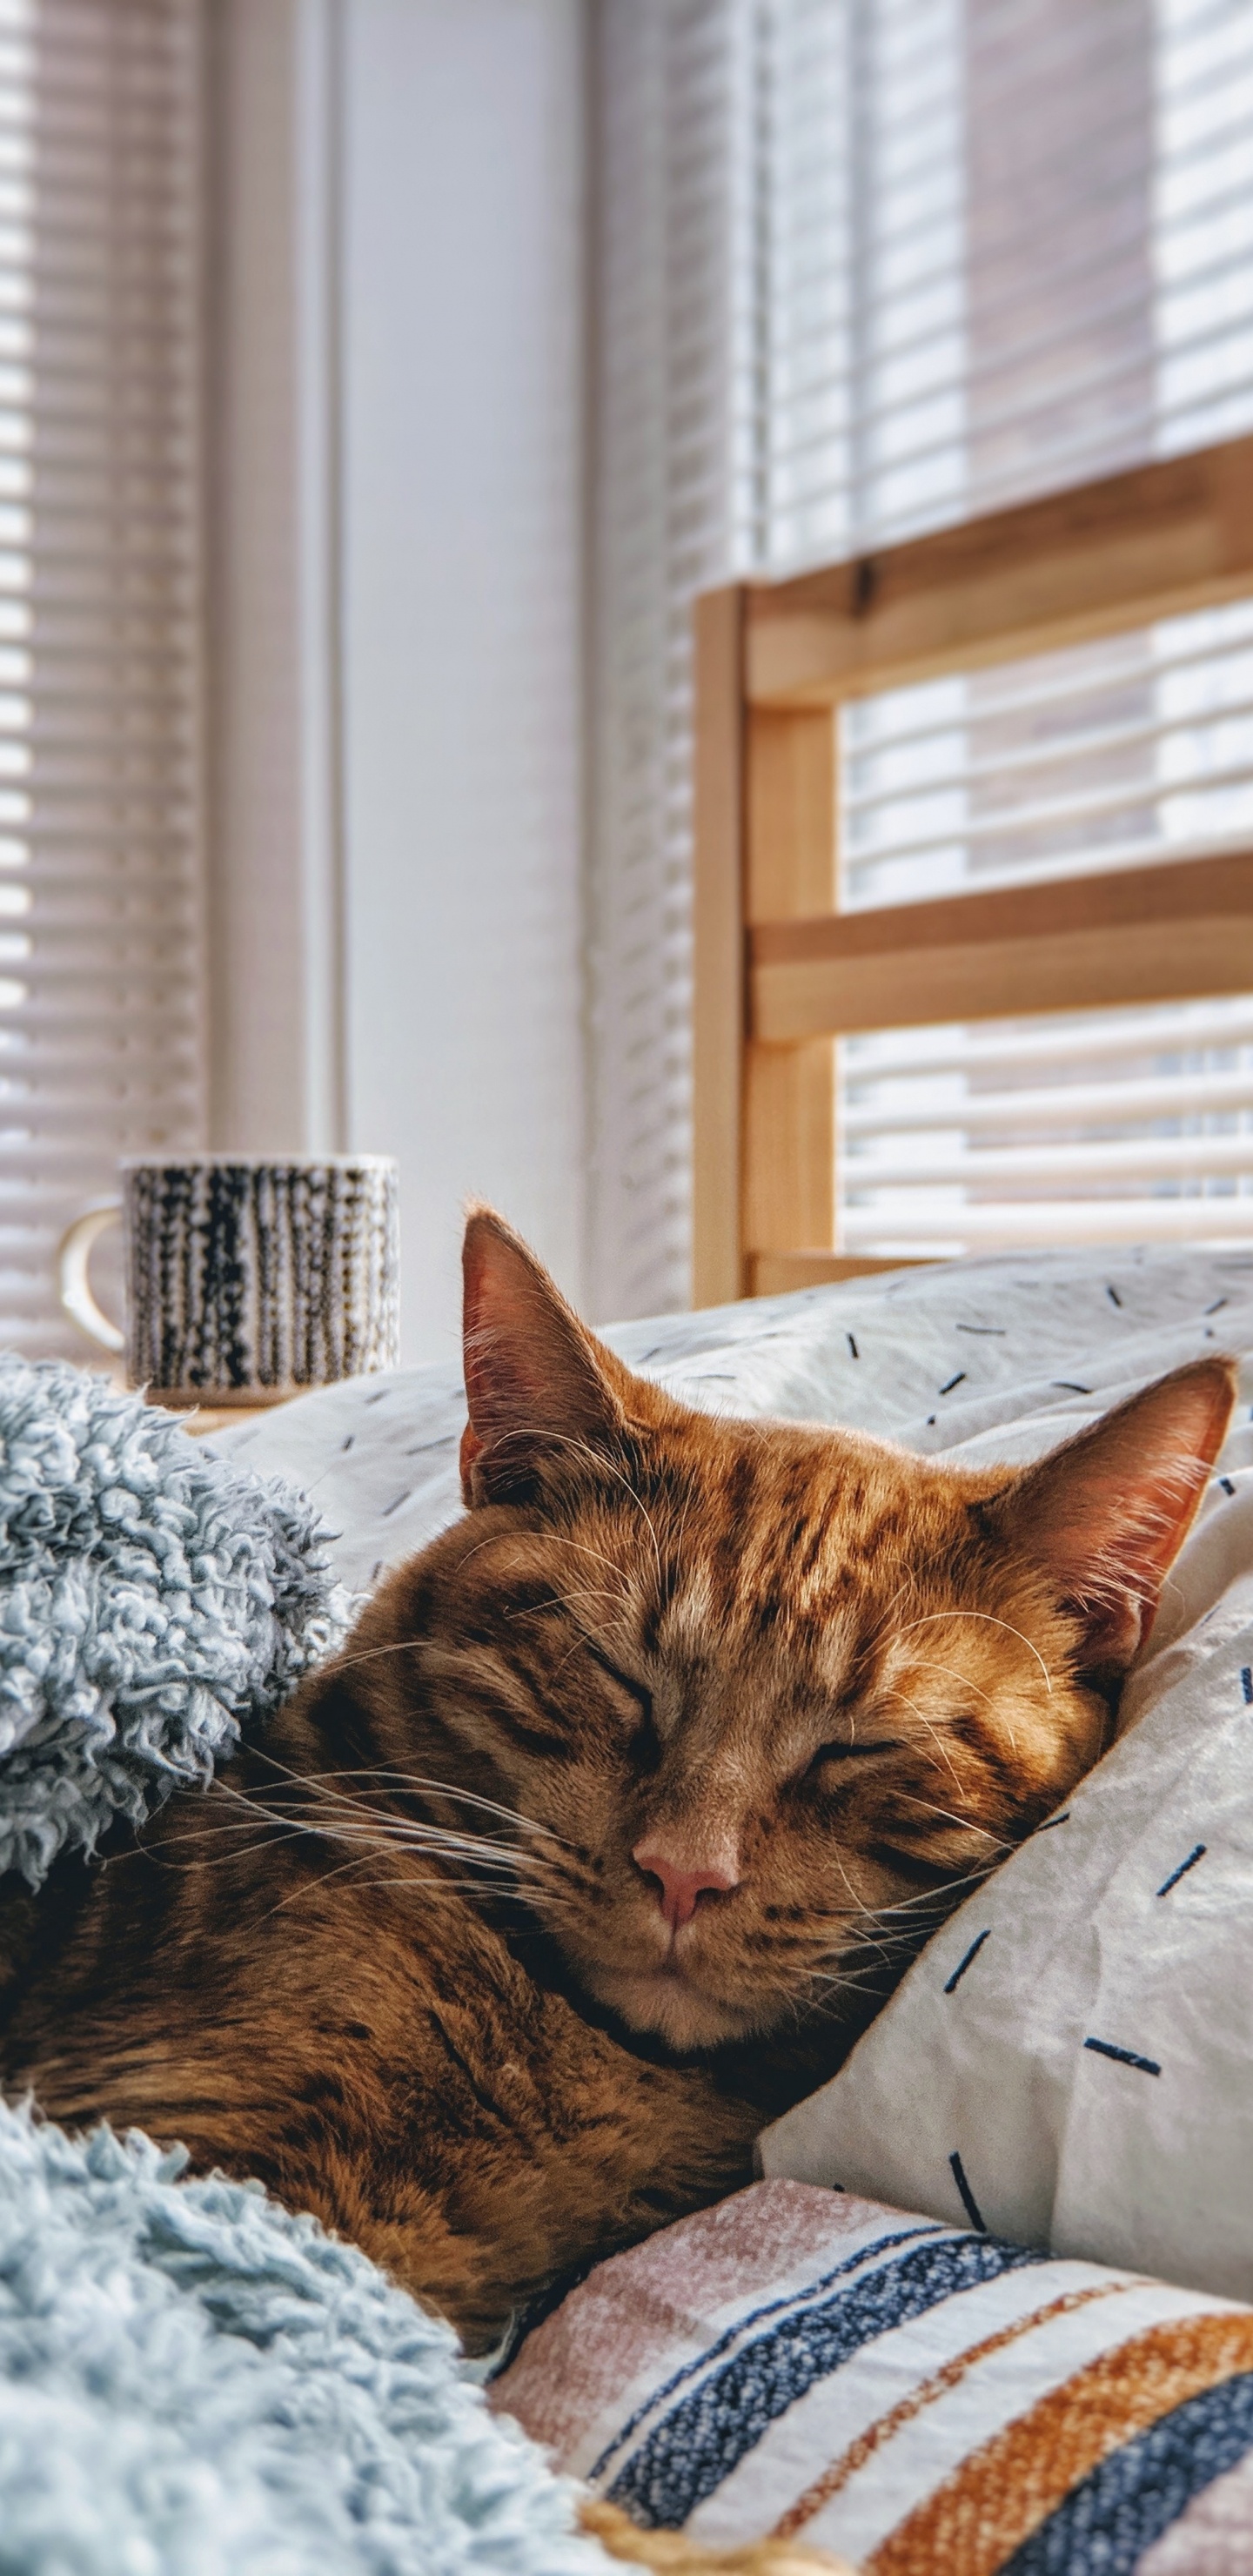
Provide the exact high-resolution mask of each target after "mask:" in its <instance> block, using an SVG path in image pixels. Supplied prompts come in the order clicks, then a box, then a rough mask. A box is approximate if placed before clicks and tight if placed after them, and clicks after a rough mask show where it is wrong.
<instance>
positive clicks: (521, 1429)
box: [510, 1422, 663, 1583]
mask: <svg viewBox="0 0 1253 2576" xmlns="http://www.w3.org/2000/svg"><path fill="white" fill-rule="evenodd" d="M510 1437H511V1438H512V1439H516V1440H517V1441H519V1442H520V1443H523V1442H525V1441H527V1440H542V1441H543V1442H544V1444H545V1446H546V1447H549V1448H554V1447H555V1448H559V1449H569V1450H571V1451H572V1452H573V1454H574V1455H575V1457H576V1458H587V1459H589V1460H590V1462H591V1464H592V1466H593V1467H594V1468H595V1469H596V1472H597V1475H598V1476H599V1475H604V1474H605V1473H606V1472H607V1473H608V1474H609V1475H611V1476H615V1477H616V1478H617V1480H618V1483H619V1484H620V1485H621V1486H622V1488H623V1491H624V1493H626V1494H627V1496H628V1497H629V1499H630V1500H631V1502H633V1503H634V1505H635V1508H636V1510H637V1511H638V1513H639V1515H640V1518H641V1520H642V1521H643V1523H644V1527H645V1529H646V1530H647V1532H648V1535H649V1538H650V1540H651V1542H652V1550H653V1555H654V1557H655V1559H656V1564H657V1580H658V1583H661V1582H662V1581H663V1576H662V1571H661V1543H660V1541H659V1539H658V1536H657V1531H656V1526H655V1524H654V1521H653V1517H652V1514H651V1512H650V1511H649V1509H648V1506H647V1504H646V1502H645V1501H644V1498H643V1495H642V1494H637V1492H636V1490H635V1487H634V1485H633V1484H632V1482H631V1479H630V1477H629V1476H628V1474H627V1472H626V1469H625V1468H624V1467H619V1466H618V1464H617V1462H616V1460H615V1459H613V1458H611V1457H609V1456H608V1454H607V1453H606V1451H605V1450H603V1449H593V1447H592V1445H591V1442H590V1441H588V1440H576V1439H575V1438H574V1437H573V1435H572V1434H571V1433H570V1432H555V1431H553V1430H552V1428H551V1426H550V1425H549V1424H547V1423H540V1422H520V1423H518V1424H517V1425H516V1426H515V1429H514V1431H513V1432H512V1433H511V1435H510Z"/></svg>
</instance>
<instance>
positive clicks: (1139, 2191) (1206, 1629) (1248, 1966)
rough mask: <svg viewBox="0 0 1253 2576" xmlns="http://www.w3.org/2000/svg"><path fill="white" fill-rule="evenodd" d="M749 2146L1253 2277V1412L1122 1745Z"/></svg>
mask: <svg viewBox="0 0 1253 2576" xmlns="http://www.w3.org/2000/svg"><path fill="white" fill-rule="evenodd" d="M1244 1411H1245V1407H1244V1406H1243V1405H1242V1407H1241V1413H1242V1415H1243V1414H1244ZM988 1445H989V1446H990V1445H991V1444H988ZM1128 1730H1129V1731H1128ZM761 2163H762V2168H763V2171H764V2172H765V2173H766V2174H767V2175H769V2176H777V2175H788V2176H791V2177H792V2178H793V2179H794V2180H796V2181H802V2182H822V2183H834V2184H838V2185H842V2186H843V2187H844V2188H845V2189H847V2190H849V2191H855V2192H859V2193H866V2194H869V2195H873V2196H874V2197H876V2198H878V2199H882V2200H886V2201H889V2202H895V2203H897V2204H898V2205H900V2206H901V2207H904V2208H907V2209H915V2208H916V2209H922V2210H926V2211H928V2212H930V2213H931V2214H933V2215H934V2216H936V2217H939V2218H944V2219H950V2220H951V2219H960V2218H961V2217H962V2215H963V2211H964V2213H965V2215H966V2216H967V2217H968V2218H969V2219H971V2220H972V2221H973V2222H974V2223H975V2224H976V2225H983V2226H986V2227H987V2228H988V2229H990V2230H991V2231H993V2232H994V2233H996V2234H1000V2235H1005V2236H1009V2237H1012V2238H1016V2239H1017V2240H1018V2241H1019V2242H1022V2243H1027V2244H1048V2245H1050V2246H1052V2248H1053V2249H1054V2250H1055V2251H1056V2252H1057V2253H1059V2254H1066V2255H1083V2256H1087V2257H1092V2258H1095V2259H1097V2260H1099V2261H1101V2262H1104V2263H1113V2264H1131V2265H1134V2266H1135V2267H1136V2268H1137V2269H1142V2270H1147V2271H1152V2272H1157V2273H1160V2274H1161V2275H1162V2276H1163V2277H1165V2278H1166V2279H1167V2280H1173V2281H1177V2282H1181V2283H1183V2284H1185V2285H1187V2286H1189V2287H1193V2288H1198V2289H1204V2290H1210V2291H1217V2292H1219V2293H1225V2294H1227V2295H1228V2296H1234V2297H1239V2298H1249V2297H1250V2296H1253V1431H1251V1428H1250V1424H1249V1422H1248V1421H1247V1419H1242V1420H1240V1422H1239V1423H1238V1426H1237V1429H1236V1430H1235V1432H1234V1433H1233V1434H1232V1436H1231V1438H1230V1439H1229V1441H1228V1444H1227V1447H1226V1449H1225V1451H1224V1453H1223V1457H1222V1460H1221V1461H1220V1473H1219V1474H1218V1476H1217V1477H1216V1478H1215V1480H1214V1483H1213V1485H1212V1487H1211V1490H1210V1492H1209V1494H1208V1495H1207V1497H1206V1500H1205V1504H1204V1506H1203V1513H1202V1518H1201V1520H1200V1522H1199V1524H1198V1526H1197V1528H1196V1530H1195V1531H1194V1533H1193V1535H1192V1537H1191V1538H1190V1540H1189V1541H1188V1544H1187V1546H1186V1547H1185V1549H1184V1551H1183V1554H1182V1555H1181V1557H1180V1559H1179V1562H1178V1565H1177V1567H1176V1570H1175V1574H1174V1577H1173V1578H1172V1582H1171V1586H1170V1588H1169V1590H1168V1592H1167V1595H1166V1597H1165V1599H1164V1602H1163V1606H1162V1610H1161V1612H1160V1614H1159V1618H1158V1622H1157V1626H1156V1629H1155V1631H1154V1633H1153V1635H1152V1637H1151V1639H1150V1642H1149V1647H1148V1650H1147V1652H1146V1654H1145V1657H1144V1659H1143V1660H1142V1662H1141V1664H1140V1666H1139V1667H1138V1668H1137V1669H1136V1670H1135V1671H1134V1672H1133V1674H1132V1676H1131V1679H1130V1681H1129V1683H1128V1685H1127V1690H1126V1693H1125V1695H1124V1703H1123V1732H1122V1735H1121V1738H1120V1741H1119V1743H1118V1744H1117V1745H1116V1747H1115V1748H1114V1750H1113V1751H1112V1752H1111V1753H1110V1754H1108V1755H1107V1756H1106V1759H1105V1760H1104V1761H1103V1762H1102V1763H1100V1764H1099V1765H1098V1767H1097V1769H1096V1770H1095V1771H1094V1772H1092V1773H1091V1774H1090V1775H1089V1777H1088V1779H1087V1780H1086V1781H1084V1782H1083V1783H1082V1784H1081V1786H1080V1787H1079V1789H1078V1790H1077V1791H1076V1792H1075V1794H1074V1796H1073V1797H1072V1798H1071V1799H1070V1801H1069V1803H1068V1806H1067V1807H1066V1808H1065V1809H1063V1810H1062V1812H1061V1813H1060V1814H1058V1815H1057V1816H1056V1817H1054V1818H1053V1819H1052V1820H1051V1821H1050V1822H1049V1823H1048V1824H1046V1825H1045V1826H1044V1827H1042V1828H1041V1830H1040V1831H1039V1832H1037V1833H1036V1834H1035V1835H1033V1837H1032V1839H1031V1840H1030V1841H1029V1842H1028V1843H1026V1844H1025V1845H1024V1846H1023V1847H1022V1849H1021V1850H1020V1851H1018V1852H1017V1853H1015V1854H1014V1856H1013V1857H1012V1858H1011V1859H1010V1860H1009V1861H1008V1862H1007V1863H1006V1864H1005V1866H1004V1868H1002V1869H1000V1870H999V1871H998V1872H997V1873H996V1875H995V1877H994V1878H992V1879H991V1880H989V1881H988V1882H987V1884H986V1885H985V1886H984V1887H983V1888H982V1889H981V1890H980V1891H979V1893H978V1894H977V1895H975V1896H973V1897H971V1898H970V1899H969V1900H968V1901H967V1903H966V1904H965V1905H963V1906H962V1908H961V1910H960V1912H959V1913H957V1914H956V1915H955V1916H954V1917H953V1918H952V1920H951V1921H950V1922H949V1923H948V1925H947V1926H946V1927H945V1929H944V1930H943V1931H942V1932H940V1933H939V1934H938V1935H937V1936H936V1937H935V1939H934V1940H933V1941H932V1942H931V1943H930V1944H929V1946H928V1948H927V1949H926V1950H925V1951H924V1953H923V1954H922V1956H921V1957H920V1958H919V1959H918V1960H917V1961H916V1962H915V1964H914V1966H913V1968H912V1969H911V1970H910V1973H909V1975H908V1977H907V1978H906V1979H905V1982H904V1984H903V1985H902V1986H901V1987H900V1989H899V1990H898V1992H897V1994H896V1995H895V1997H894V1998H893V2000H892V2002H891V2003H890V2004H889V2006H888V2007H887V2010H886V2011H885V2012H884V2013H883V2014H882V2015H881V2016H880V2018H879V2020H878V2021H877V2022H875V2023H874V2024H873V2025H872V2027H871V2028H870V2030H869V2031H868V2032H867V2033H866V2036H865V2037H864V2038H863V2039H862V2041H861V2042H860V2044H859V2045H858V2047H857V2048H856V2049H855V2050H854V2052H853V2055H852V2056H851V2058H850V2059H849V2060H848V2063H847V2064H846V2065H845V2066H844V2067H843V2068H842V2069H841V2071H840V2073H839V2074H838V2075H837V2076H836V2077H835V2078H834V2079H833V2081H832V2082H831V2083H830V2084H828V2085H826V2086H825V2087H824V2088H823V2090H822V2091H821V2092H819V2093H817V2094H814V2095H813V2096H812V2097H811V2098H810V2099H809V2100H808V2101H806V2102H803V2103H801V2104H800V2105H799V2106H798V2107H797V2108H796V2109H795V2110H793V2111H791V2112H789V2114H788V2115H787V2117H786V2118H785V2119H783V2120H781V2121H779V2122H777V2123H776V2125H775V2126H774V2127H773V2128H772V2129H769V2130H767V2132H766V2134H765V2136H764V2137H763V2139H762V2141H761Z"/></svg>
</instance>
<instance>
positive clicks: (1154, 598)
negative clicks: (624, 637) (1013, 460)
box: [746, 437, 1253, 707]
mask: <svg viewBox="0 0 1253 2576" xmlns="http://www.w3.org/2000/svg"><path fill="white" fill-rule="evenodd" d="M1251 590H1253V437H1245V438H1237V439H1232V440H1229V441H1228V442H1227V443H1226V444H1225V445H1223V446H1220V447H1211V448H1206V449H1203V450H1202V451H1201V452H1200V453H1199V454H1196V455H1192V456H1177V457H1168V458H1166V459H1164V460H1163V461H1162V462H1160V463H1158V464H1154V465H1145V466H1139V467H1136V468H1134V469H1133V470H1132V471H1130V472H1129V473H1125V474H1115V475H1111V476H1110V477H1109V478H1108V479H1107V480H1105V481H1103V482H1100V483H1089V484H1084V485H1081V486H1079V487H1078V488H1077V489H1075V490H1073V491H1067V492H1058V493H1053V494H1050V495H1049V496H1048V497H1047V498H1046V499H1045V500H1042V501H1029V502H1026V503H1023V504H1021V505H1020V506H1019V507H1018V508H1016V509H1010V510H998V511H996V512H994V513H992V514H990V515H989V516H988V517H986V518H982V519H972V520H967V521H965V522H964V523H963V524H962V525H960V526H957V527H954V528H944V529H941V530H939V531H938V532H937V533H936V534H934V535H932V536H925V537H917V538H914V539H911V540H910V541H908V542H906V543H905V544H903V545H899V546H892V547H888V548H885V549H884V551H883V552H882V553H881V554H877V555H867V556H863V557H861V558H859V559H858V560H855V561H852V562H846V563H842V564H836V565H834V566H832V567H830V568H829V569H826V570H823V571H820V572H813V573H805V574H802V575H801V576H800V577H799V578H798V579H796V580H794V581H787V582H779V583H774V584H772V585H770V586H769V587H768V588H767V587H764V586H757V587H754V588H753V590H752V591H751V592H750V593H749V598H748V609H747V619H748V630H747V649H746V660H747V680H748V694H749V697H750V700H751V701H752V703H753V704H754V705H755V706H762V707H788V706H791V707H800V706H805V705H814V704H819V703H827V704H829V703H831V702H832V701H834V700H835V699H837V698H841V697H850V696H856V695H864V694H865V693H866V692H868V691H870V690H875V689H883V688H888V687H891V686H895V685H896V684H898V683H900V682H902V681H906V680H918V679H924V678H928V677H930V676H932V675H933V674H935V673H937V672H941V671H949V670H954V669H958V668H961V669H966V670H969V669H973V668H975V667H976V666H978V665H979V664H981V663H987V662H999V661H1005V660H1010V659H1012V658H1014V657H1015V656H1016V655H1019V654H1023V653H1039V652H1053V651H1056V650H1057V649H1058V648H1059V647H1060V646H1062V645H1066V644H1076V643H1082V642H1086V641H1089V640H1090V639H1092V638H1094V637H1096V636H1101V635H1109V634H1115V633H1118V632H1120V631H1121V630H1124V629H1126V628H1127V627H1132V626H1138V625H1144V624H1148V623H1150V622H1151V621H1152V620H1153V619H1155V618H1159V617H1168V616H1175V615H1177V614H1179V613H1180V612H1181V611H1184V610H1187V609H1191V608H1200V607H1209V606H1212V605H1214V604H1215V603H1216V602H1217V601H1220V600H1224V599H1231V598H1236V597H1239V596H1240V595H1241V594H1242V593H1247V592H1249V591H1251Z"/></svg>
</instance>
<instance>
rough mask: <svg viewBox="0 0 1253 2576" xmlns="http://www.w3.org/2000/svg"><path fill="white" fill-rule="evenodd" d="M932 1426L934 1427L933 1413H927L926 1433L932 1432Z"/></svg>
mask: <svg viewBox="0 0 1253 2576" xmlns="http://www.w3.org/2000/svg"><path fill="white" fill-rule="evenodd" d="M934 1426H935V1415H934V1414H933V1413H929V1414H928V1415H927V1429H928V1431H930V1430H932V1429H933V1428H934Z"/></svg>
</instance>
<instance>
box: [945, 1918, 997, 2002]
mask: <svg viewBox="0 0 1253 2576" xmlns="http://www.w3.org/2000/svg"><path fill="white" fill-rule="evenodd" d="M991 1938H992V1926H991V1924H990V1923H989V1925H988V1928H987V1931H986V1932H980V1933H979V1934H978V1936H977V1938H976V1939H975V1940H973V1941H972V1942H971V1944H970V1948H969V1949H968V1951H967V1952H966V1956H965V1958H964V1959H959V1960H958V1962H957V1965H956V1967H955V1968H954V1970H953V1973H952V1976H951V1977H950V1978H949V1981H948V1984H947V1985H946V1987H945V1989H944V1992H945V1994H946V1995H951V1994H952V1991H953V1988H954V1986H959V1985H960V1984H961V1981H962V1978H963V1977H964V1976H965V1974H966V1970H967V1968H968V1967H969V1966H970V1964H971V1962H972V1960H974V1959H977V1958H978V1956H979V1952H980V1951H981V1949H982V1948H983V1945H984V1942H985V1941H990V1940H991Z"/></svg>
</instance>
